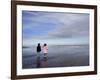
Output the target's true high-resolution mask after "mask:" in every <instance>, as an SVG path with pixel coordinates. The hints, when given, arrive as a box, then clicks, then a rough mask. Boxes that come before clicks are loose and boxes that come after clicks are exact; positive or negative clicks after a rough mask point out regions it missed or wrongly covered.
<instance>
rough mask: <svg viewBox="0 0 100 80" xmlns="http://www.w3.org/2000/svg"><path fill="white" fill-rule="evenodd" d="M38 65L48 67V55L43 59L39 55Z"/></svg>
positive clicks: (38, 66)
mask: <svg viewBox="0 0 100 80" xmlns="http://www.w3.org/2000/svg"><path fill="white" fill-rule="evenodd" d="M36 64H37V65H36V67H37V68H45V67H48V59H47V57H43V59H41V57H40V56H37V63H36Z"/></svg>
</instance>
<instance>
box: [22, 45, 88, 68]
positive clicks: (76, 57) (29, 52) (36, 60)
mask: <svg viewBox="0 0 100 80" xmlns="http://www.w3.org/2000/svg"><path fill="white" fill-rule="evenodd" d="M48 49H49V50H48V54H47V57H45V56H44V54H43V53H42V52H41V53H40V54H37V52H36V47H35V46H33V47H29V48H23V53H22V65H23V66H22V67H23V69H28V68H48V67H72V66H88V65H89V46H88V45H52V46H48Z"/></svg>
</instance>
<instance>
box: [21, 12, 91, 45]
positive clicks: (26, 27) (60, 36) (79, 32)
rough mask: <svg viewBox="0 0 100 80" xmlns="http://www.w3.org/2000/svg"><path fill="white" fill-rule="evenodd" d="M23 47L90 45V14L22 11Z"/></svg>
mask: <svg viewBox="0 0 100 80" xmlns="http://www.w3.org/2000/svg"><path fill="white" fill-rule="evenodd" d="M22 27H23V29H22V30H23V46H32V45H37V44H38V43H41V44H44V43H47V44H48V45H70V44H71V45H78V44H83V45H84V44H89V14H88V13H69V12H45V11H25V10H23V11H22Z"/></svg>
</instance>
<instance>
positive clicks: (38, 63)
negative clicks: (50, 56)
mask: <svg viewBox="0 0 100 80" xmlns="http://www.w3.org/2000/svg"><path fill="white" fill-rule="evenodd" d="M36 64H37V65H36V67H37V68H40V67H41V61H40V56H38V57H37V63H36Z"/></svg>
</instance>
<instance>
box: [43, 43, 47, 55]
mask: <svg viewBox="0 0 100 80" xmlns="http://www.w3.org/2000/svg"><path fill="white" fill-rule="evenodd" d="M43 53H44V57H47V54H48V46H47V44H44V45H43Z"/></svg>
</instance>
